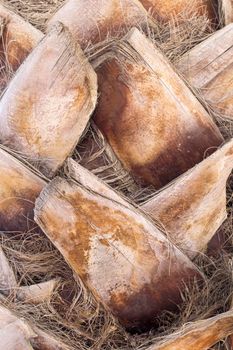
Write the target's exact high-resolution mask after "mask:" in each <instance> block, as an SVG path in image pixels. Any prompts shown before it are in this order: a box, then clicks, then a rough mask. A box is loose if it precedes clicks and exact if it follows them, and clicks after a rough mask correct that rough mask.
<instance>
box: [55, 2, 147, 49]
mask: <svg viewBox="0 0 233 350" xmlns="http://www.w3.org/2000/svg"><path fill="white" fill-rule="evenodd" d="M80 14H82V15H80ZM148 21H150V20H149V19H148V15H147V12H146V10H145V8H144V7H143V6H142V4H141V3H140V1H138V0H120V1H118V0H92V1H90V0H89V1H88V0H68V1H66V2H65V4H64V6H62V7H61V8H60V9H59V10H58V12H57V13H55V15H53V16H52V18H51V20H50V21H49V26H50V25H51V24H54V23H56V22H61V23H63V24H64V25H65V26H67V28H69V30H70V32H71V33H72V35H73V36H74V38H75V40H77V42H79V44H80V46H81V47H82V48H83V49H84V48H86V47H87V45H88V44H90V43H92V44H95V43H98V42H100V41H102V40H105V39H106V38H107V37H111V38H112V37H120V36H122V35H124V34H126V33H127V31H128V30H129V29H130V28H132V27H133V26H138V25H139V26H147V24H148Z"/></svg>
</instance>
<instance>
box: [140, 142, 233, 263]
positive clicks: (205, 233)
mask: <svg viewBox="0 0 233 350" xmlns="http://www.w3.org/2000/svg"><path fill="white" fill-rule="evenodd" d="M232 168H233V140H231V141H229V142H228V143H226V144H225V145H224V146H223V147H221V148H220V149H219V150H217V151H216V152H215V153H213V154H212V155H211V156H210V157H208V158H206V159H205V160H203V161H202V162H201V163H199V164H198V165H196V166H195V167H194V168H193V169H191V170H190V171H189V172H187V173H186V174H184V175H183V176H181V177H179V178H178V179H177V180H175V181H174V182H173V183H171V184H170V185H168V186H167V187H166V188H164V189H163V190H162V191H161V192H159V193H158V194H156V195H155V196H154V197H153V198H152V199H150V200H149V201H148V202H147V203H145V204H144V205H143V207H142V208H143V210H144V211H145V212H147V213H150V215H151V216H152V217H153V218H154V219H155V220H156V221H158V222H160V223H161V224H162V225H163V227H164V228H165V229H166V232H167V234H168V236H169V237H170V238H171V239H172V240H173V241H174V242H175V243H176V244H177V245H178V246H179V247H180V248H182V249H185V250H187V254H188V255H190V256H194V255H195V254H197V253H198V252H203V251H204V250H205V249H206V247H207V244H208V242H209V241H210V240H211V238H212V237H213V236H214V234H215V233H216V231H217V229H218V228H219V227H220V225H221V224H222V223H223V221H224V220H225V219H226V218H227V213H226V182H227V179H228V177H229V175H230V173H231V170H232Z"/></svg>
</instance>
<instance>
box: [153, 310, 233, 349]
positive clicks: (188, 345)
mask: <svg viewBox="0 0 233 350" xmlns="http://www.w3.org/2000/svg"><path fill="white" fill-rule="evenodd" d="M232 333H233V311H229V312H226V313H223V314H220V315H217V316H215V317H212V318H210V319H207V320H203V321H197V322H193V323H190V325H188V326H186V327H184V329H182V330H181V331H180V332H177V333H175V334H171V335H170V339H168V340H166V341H165V342H164V343H161V345H159V344H158V345H154V346H151V347H149V348H148V350H194V349H195V350H209V349H210V347H211V346H212V345H214V344H216V343H217V342H219V341H220V340H223V339H224V338H226V337H227V336H228V335H230V334H232Z"/></svg>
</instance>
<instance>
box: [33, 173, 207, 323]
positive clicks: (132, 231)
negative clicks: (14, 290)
mask: <svg viewBox="0 0 233 350" xmlns="http://www.w3.org/2000/svg"><path fill="white" fill-rule="evenodd" d="M35 218H36V222H37V223H38V224H39V225H40V227H41V228H42V229H43V230H44V232H45V233H46V234H47V235H48V237H49V238H50V239H51V241H52V242H53V243H54V244H55V246H56V247H57V248H58V249H59V250H60V251H61V253H62V254H63V256H64V258H65V259H66V261H67V262H68V263H69V264H70V265H71V267H72V268H73V269H74V271H75V272H76V273H78V274H79V275H80V277H81V278H82V279H83V281H84V282H85V283H86V285H87V286H88V287H89V288H91V290H92V291H93V292H94V294H95V295H96V296H97V298H99V299H100V300H101V301H102V302H103V303H104V304H105V305H107V306H108V307H109V308H110V309H111V310H112V311H113V313H114V314H115V315H116V316H117V317H118V318H119V320H120V321H121V322H122V324H123V325H124V326H126V327H127V328H131V329H133V328H135V329H136V328H139V327H144V328H147V327H148V326H149V325H151V323H153V322H154V320H155V319H156V316H158V314H159V313H161V311H162V310H164V309H174V308H175V307H176V304H177V303H179V302H180V301H181V296H180V289H182V288H183V286H184V283H188V282H190V281H191V280H193V278H201V276H200V274H199V272H198V271H197V269H196V268H195V266H194V265H192V263H191V262H190V261H189V260H188V259H187V258H186V257H185V256H184V255H183V254H182V253H181V252H180V251H179V250H177V248H175V247H174V246H172V244H171V243H170V242H169V241H168V240H167V239H166V238H165V236H164V235H163V234H162V233H161V232H160V231H159V230H158V229H157V228H156V227H155V226H153V225H152V223H151V222H149V221H148V220H147V219H146V218H145V217H144V216H143V215H142V214H140V213H139V212H136V211H135V210H134V209H133V208H129V207H125V206H124V205H122V204H119V203H117V202H113V201H111V199H107V198H106V197H102V196H100V195H98V194H96V193H94V192H91V191H88V190H87V189H85V188H82V187H81V186H79V185H78V184H77V183H75V182H73V181H65V180H62V179H59V178H56V179H55V180H53V181H52V182H51V184H50V185H49V186H48V187H47V188H46V189H45V191H43V193H42V194H41V196H40V199H39V200H38V201H37V204H36V211H35ZM164 280H166V283H165V284H164Z"/></svg>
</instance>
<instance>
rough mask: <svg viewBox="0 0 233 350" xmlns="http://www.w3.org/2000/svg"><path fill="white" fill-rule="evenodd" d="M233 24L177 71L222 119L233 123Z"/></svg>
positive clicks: (192, 53)
mask: <svg viewBox="0 0 233 350" xmlns="http://www.w3.org/2000/svg"><path fill="white" fill-rule="evenodd" d="M232 61H233V24H229V25H228V26H226V27H224V28H223V29H221V30H219V31H217V32H216V33H214V34H213V35H211V36H210V37H209V38H208V39H207V40H205V41H203V42H202V43H200V44H199V45H197V46H195V47H194V48H193V49H192V50H190V51H189V52H187V53H186V54H185V55H184V56H183V57H182V58H181V59H180V60H179V61H178V62H177V65H176V66H177V68H178V70H179V71H180V72H181V73H182V75H183V76H184V77H185V79H187V81H188V82H189V83H190V84H191V86H193V87H194V88H196V89H197V90H198V91H199V92H200V94H201V95H202V96H203V97H204V99H205V101H206V102H207V103H208V104H210V106H211V107H212V109H213V110H214V111H216V112H217V113H218V114H220V116H221V117H225V118H228V119H230V120H232V119H233V107H232V106H233V97H232V96H233V79H232Z"/></svg>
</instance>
